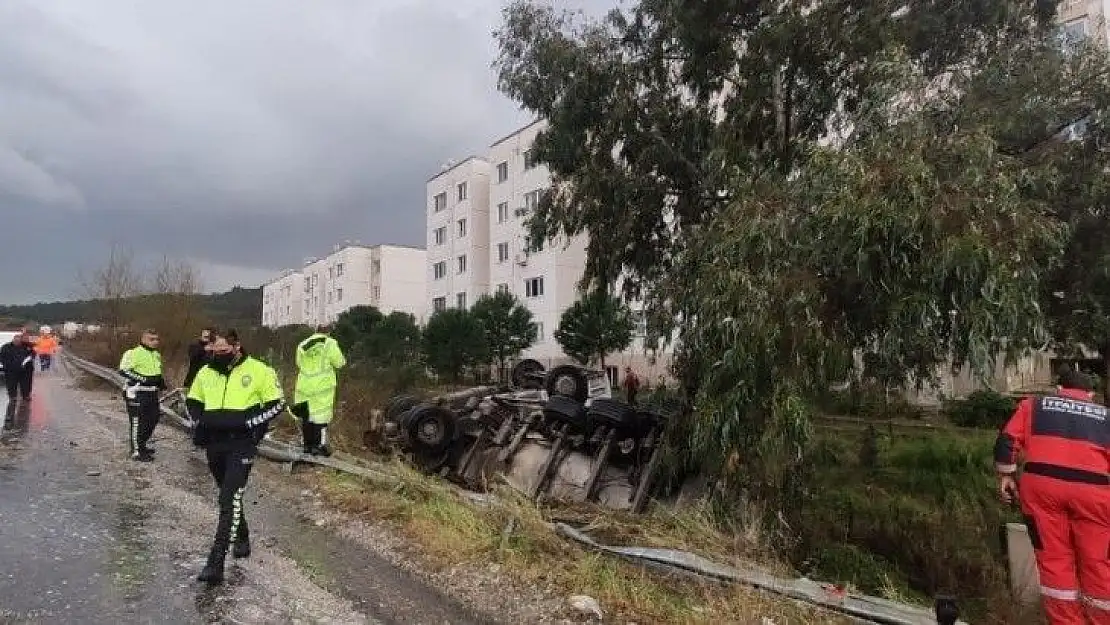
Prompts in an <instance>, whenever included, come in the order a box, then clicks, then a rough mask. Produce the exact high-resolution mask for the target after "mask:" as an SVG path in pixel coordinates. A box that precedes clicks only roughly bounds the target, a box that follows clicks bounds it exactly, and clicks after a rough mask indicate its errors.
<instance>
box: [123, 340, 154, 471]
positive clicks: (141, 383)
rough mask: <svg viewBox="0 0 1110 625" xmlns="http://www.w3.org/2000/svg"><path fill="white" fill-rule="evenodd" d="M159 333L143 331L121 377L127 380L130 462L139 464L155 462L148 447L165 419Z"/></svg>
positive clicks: (125, 356)
mask: <svg viewBox="0 0 1110 625" xmlns="http://www.w3.org/2000/svg"><path fill="white" fill-rule="evenodd" d="M158 342H159V341H158V333H157V332H155V331H154V330H143V334H142V337H141V338H140V339H139V345H138V346H137V347H132V348H131V349H129V350H127V351H126V352H124V353H123V357H122V358H120V361H119V369H118V371H119V373H120V375H122V376H123V377H124V380H125V383H124V387H123V396H124V400H125V401H126V403H127V419H128V421H129V425H130V427H129V428H128V432H129V439H130V445H131V459H132V460H138V461H140V462H150V461H151V460H154V450H153V449H150V448H149V447H148V446H147V443H148V442H149V441H150V437H151V436H153V435H154V428H156V427H157V426H158V420H159V418H160V417H161V415H162V408H161V406H160V405H159V403H158V391H162V390H165V389H166V380H165V378H164V377H162V355H161V354H159V353H158Z"/></svg>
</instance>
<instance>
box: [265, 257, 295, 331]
mask: <svg viewBox="0 0 1110 625" xmlns="http://www.w3.org/2000/svg"><path fill="white" fill-rule="evenodd" d="M301 301H302V300H301V272H299V271H294V270H292V269H286V270H285V271H283V272H281V275H280V276H278V277H277V279H275V280H273V281H272V282H269V283H267V284H265V285H263V287H262V325H263V326H265V327H268V328H279V327H281V326H287V325H293V324H297V323H301V319H302V318H303V317H302V308H301Z"/></svg>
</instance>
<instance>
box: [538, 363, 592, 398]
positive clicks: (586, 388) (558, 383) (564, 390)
mask: <svg viewBox="0 0 1110 625" xmlns="http://www.w3.org/2000/svg"><path fill="white" fill-rule="evenodd" d="M544 387H545V388H546V390H547V395H548V397H554V396H556V395H562V396H563V397H571V398H573V399H574V400H575V401H577V402H578V403H580V404H584V403H586V400H587V399H588V398H589V397H590V381H589V379H588V378H587V377H586V373H585V372H584V371H582V369H581V368H579V367H576V366H574V365H560V366H558V367H555V368H554V369H552V370H551V371H549V372H548V373H547V379H546V380H545V381H544Z"/></svg>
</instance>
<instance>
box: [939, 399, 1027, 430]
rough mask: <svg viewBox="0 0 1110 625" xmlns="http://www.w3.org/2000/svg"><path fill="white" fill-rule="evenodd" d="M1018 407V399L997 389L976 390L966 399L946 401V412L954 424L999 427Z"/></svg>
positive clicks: (970, 426) (985, 427)
mask: <svg viewBox="0 0 1110 625" xmlns="http://www.w3.org/2000/svg"><path fill="white" fill-rule="evenodd" d="M1016 407H1017V399H1015V398H1013V397H1009V396H1007V395H1002V394H1001V393H996V392H995V391H975V392H974V393H972V394H970V395H968V396H967V398H966V399H960V400H952V401H949V402H946V405H945V414H946V415H947V416H948V420H949V421H951V422H952V424H953V425H958V426H960V427H965V428H984V429H998V428H1000V427H1002V425H1003V424H1005V423H1006V420H1007V419H1009V418H1010V415H1012V414H1013V413H1014V409H1015V408H1016Z"/></svg>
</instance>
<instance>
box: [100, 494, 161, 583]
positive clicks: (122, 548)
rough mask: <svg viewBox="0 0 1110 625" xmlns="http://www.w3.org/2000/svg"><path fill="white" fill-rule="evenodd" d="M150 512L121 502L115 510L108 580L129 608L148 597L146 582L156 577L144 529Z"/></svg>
mask: <svg viewBox="0 0 1110 625" xmlns="http://www.w3.org/2000/svg"><path fill="white" fill-rule="evenodd" d="M149 518H150V513H149V512H147V511H146V509H145V508H144V507H143V506H142V505H141V504H138V503H135V502H132V501H126V500H125V501H121V502H120V503H119V505H118V506H117V507H116V514H115V523H114V524H113V526H112V534H113V535H114V536H115V537H116V539H117V540H115V541H113V542H112V546H111V550H110V553H109V561H108V562H107V563H106V565H107V568H108V574H109V578H110V579H111V580H112V583H113V585H114V586H115V588H116V590H117V591H119V593H120V595H121V596H122V597H123V598H124V602H125V603H126V604H128V605H134V604H137V603H139V602H141V601H142V600H143V599H144V598H146V582H147V581H148V580H150V579H152V578H154V573H155V570H154V569H155V567H154V564H153V562H152V555H151V549H150V541H149V539H148V538H147V536H146V531H145V529H144V526H145V524H146V521H147V520H148V519H149Z"/></svg>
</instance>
